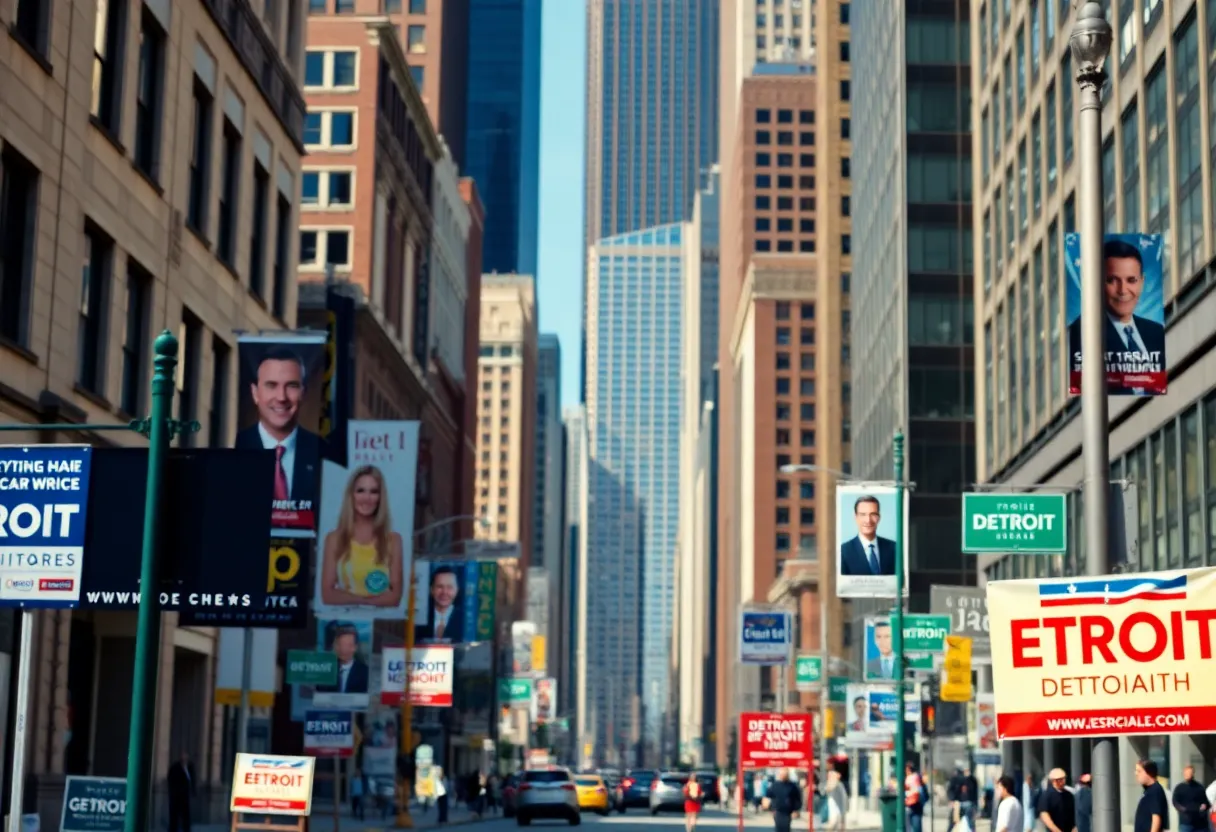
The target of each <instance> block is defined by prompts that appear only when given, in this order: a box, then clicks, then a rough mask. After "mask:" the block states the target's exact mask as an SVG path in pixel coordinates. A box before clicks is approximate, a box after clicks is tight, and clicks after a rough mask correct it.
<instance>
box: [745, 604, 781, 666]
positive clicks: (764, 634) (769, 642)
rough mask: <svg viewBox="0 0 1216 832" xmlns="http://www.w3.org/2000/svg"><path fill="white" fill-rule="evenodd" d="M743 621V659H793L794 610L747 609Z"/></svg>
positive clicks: (767, 662) (769, 661)
mask: <svg viewBox="0 0 1216 832" xmlns="http://www.w3.org/2000/svg"><path fill="white" fill-rule="evenodd" d="M740 616H741V617H740V621H739V660H740V661H741V662H743V663H744V664H763V665H784V664H789V661H790V614H789V613H787V612H767V611H758V610H744V611H742V612H741V613H740Z"/></svg>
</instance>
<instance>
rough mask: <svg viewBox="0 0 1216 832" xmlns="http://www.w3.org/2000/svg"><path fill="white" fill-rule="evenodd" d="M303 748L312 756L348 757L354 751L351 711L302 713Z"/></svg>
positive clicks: (353, 725) (353, 729)
mask: <svg viewBox="0 0 1216 832" xmlns="http://www.w3.org/2000/svg"><path fill="white" fill-rule="evenodd" d="M304 750H305V751H307V752H308V753H309V754H311V755H313V756H314V757H350V756H352V755H354V753H355V717H354V714H353V713H352V712H351V711H308V712H307V713H305V714H304Z"/></svg>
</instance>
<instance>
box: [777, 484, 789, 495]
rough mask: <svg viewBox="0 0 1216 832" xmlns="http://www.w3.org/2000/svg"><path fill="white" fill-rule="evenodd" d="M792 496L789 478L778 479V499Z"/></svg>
mask: <svg viewBox="0 0 1216 832" xmlns="http://www.w3.org/2000/svg"><path fill="white" fill-rule="evenodd" d="M789 497H790V482H789V480H777V499H778V500H788V499H789Z"/></svg>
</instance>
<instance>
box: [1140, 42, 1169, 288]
mask: <svg viewBox="0 0 1216 832" xmlns="http://www.w3.org/2000/svg"><path fill="white" fill-rule="evenodd" d="M1168 82H1169V79H1168V78H1167V77H1166V75H1165V56H1164V55H1163V56H1162V58H1161V60H1160V61H1158V62H1157V65H1156V66H1155V67H1153V70H1152V72H1150V73H1149V75H1148V79H1147V80H1146V81H1145V84H1144V126H1145V129H1146V130H1147V135H1146V136H1145V144H1146V145H1147V146H1148V155H1147V157H1146V162H1147V165H1146V166H1147V168H1148V170H1147V183H1148V228H1147V231H1148V233H1150V234H1162V235H1164V236H1166V237H1167V238H1168V236H1169V225H1170V162H1169V153H1170V143H1169V125H1168V124H1167V123H1166V119H1167V118H1168V106H1169V103H1168V102H1169V92H1168V89H1167V86H1168ZM1168 270H1169V258H1168V257H1166V258H1163V261H1162V266H1161V271H1162V280H1165V279H1167V277H1168V275H1167V274H1166V273H1167V272H1168ZM1167 285H1168V284H1167Z"/></svg>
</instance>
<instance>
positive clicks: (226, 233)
mask: <svg viewBox="0 0 1216 832" xmlns="http://www.w3.org/2000/svg"><path fill="white" fill-rule="evenodd" d="M222 141H223V151H224V155H223V170H222V171H221V172H220V174H221V176H222V177H223V178H222V179H221V181H220V206H219V234H218V236H217V240H216V244H217V245H216V254H217V255H219V258H220V260H222V261H223V262H225V263H227V264H228V265H229V266H230V267H232V268H235V267H236V238H237V223H238V222H239V221H240V208H241V205H240V187H241V144H242V142H241V131H240V128H239V127H237V125H235V124H233V123H232V122H231V121H229V120H228V119H227V118H225V119H224V133H223V138H222Z"/></svg>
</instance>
